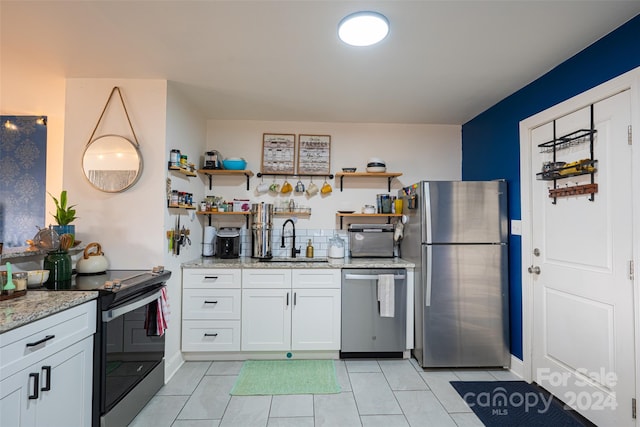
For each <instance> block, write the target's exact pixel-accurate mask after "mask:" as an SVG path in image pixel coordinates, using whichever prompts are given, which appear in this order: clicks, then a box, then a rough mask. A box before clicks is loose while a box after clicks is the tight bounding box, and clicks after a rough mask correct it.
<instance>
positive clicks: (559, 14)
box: [0, 0, 640, 124]
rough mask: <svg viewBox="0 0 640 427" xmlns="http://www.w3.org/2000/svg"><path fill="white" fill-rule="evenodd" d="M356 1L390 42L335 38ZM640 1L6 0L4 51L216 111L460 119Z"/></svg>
mask: <svg viewBox="0 0 640 427" xmlns="http://www.w3.org/2000/svg"><path fill="white" fill-rule="evenodd" d="M358 10H376V11H379V12H381V13H383V14H385V15H386V16H387V18H388V19H389V21H390V23H391V31H390V34H389V36H388V37H387V39H386V40H384V41H383V43H382V44H380V45H378V46H375V47H368V48H354V47H350V46H347V45H345V44H343V43H341V42H340V41H339V40H338V39H337V35H336V34H337V24H338V22H339V21H340V20H341V19H342V18H343V17H344V16H345V15H347V14H349V13H351V12H354V11H358ZM638 13H640V1H638V0H634V1H617V0H568V1H551V0H510V1H508V0H502V1H486V0H472V1H460V0H448V1H430V0H423V1H418V0H414V1H408V0H393V1H375V0H374V1H331V0H324V1H315V0H297V1H284V0H261V1H243V0H235V1H216V0H208V1H206V0H205V1H188V0H180V1H178V0H172V1H159V0H139V1H126V0H125V1H122V0H119V1H117V0H110V1H86V0H74V1H57V0H47V1H26V0H21V1H7V0H0V24H1V25H0V27H1V29H0V48H1V50H0V52H1V55H2V56H1V61H2V67H4V66H5V65H7V64H21V66H27V67H42V68H41V69H47V70H49V71H50V72H51V73H52V74H53V75H56V76H61V77H68V78H72V77H87V78H154V79H155V78H161V79H167V80H171V81H174V82H176V84H177V85H178V87H179V88H180V89H181V91H182V92H183V93H184V94H185V95H186V96H187V97H188V98H189V99H191V100H192V101H193V103H194V104H195V105H196V106H197V107H198V108H199V109H201V110H202V112H203V115H204V116H205V117H207V118H210V119H247V120H273V121H289V120H291V121H318V122H376V123H431V124H434V123H435V124H462V123H465V122H466V121H468V120H470V119H472V118H473V117H474V116H476V115H477V114H479V113H481V112H482V111H484V110H485V109H487V108H488V107H490V106H492V105H493V104H495V103H496V102H498V101H500V100H501V99H503V98H505V97H506V96H508V95H510V94H511V93H513V92H514V91H516V90H518V89H520V88H521V87H523V86H525V85H526V84H528V83H530V82H532V81H533V80H535V79H536V78H538V77H540V76H541V75H543V74H544V73H546V72H547V71H549V70H551V69H552V68H554V67H555V66H557V65H558V64H560V63H561V62H563V61H564V60H566V59H568V58H569V57H571V56H572V55H574V54H575V53H577V52H579V51H580V50H582V49H583V48H585V47H587V46H588V45H590V44H591V43H593V42H595V41H596V40H598V39H599V38H601V37H602V36H604V35H605V34H607V33H609V32H610V31H612V30H613V29H615V28H616V27H618V26H620V25H621V24H623V23H624V22H626V21H628V20H629V19H631V18H632V17H634V16H635V15H637V14H638ZM10 84H11V82H7V81H2V85H10Z"/></svg>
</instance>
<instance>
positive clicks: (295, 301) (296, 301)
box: [293, 292, 298, 305]
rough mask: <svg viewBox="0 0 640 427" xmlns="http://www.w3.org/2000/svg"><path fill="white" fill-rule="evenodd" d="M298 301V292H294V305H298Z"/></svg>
mask: <svg viewBox="0 0 640 427" xmlns="http://www.w3.org/2000/svg"><path fill="white" fill-rule="evenodd" d="M297 303H298V293H297V292H294V293H293V305H296V304H297Z"/></svg>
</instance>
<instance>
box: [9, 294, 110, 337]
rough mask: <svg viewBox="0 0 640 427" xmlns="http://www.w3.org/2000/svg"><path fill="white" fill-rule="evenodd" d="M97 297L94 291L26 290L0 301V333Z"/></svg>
mask: <svg viewBox="0 0 640 427" xmlns="http://www.w3.org/2000/svg"><path fill="white" fill-rule="evenodd" d="M97 297H98V292H94V291H86V292H85V291H56V292H47V291H27V294H26V295H24V296H21V297H18V298H12V299H8V300H4V301H0V334H1V333H3V332H7V331H9V330H11V329H15V328H18V327H20V326H24V325H26V324H27V323H31V322H34V321H36V320H39V319H42V318H43V317H47V316H49V315H52V314H55V313H58V312H60V311H63V310H66V309H68V308H71V307H75V306H76V305H80V304H83V303H85V302H87V301H91V300H92V299H95V298H97Z"/></svg>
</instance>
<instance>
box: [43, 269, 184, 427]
mask: <svg viewBox="0 0 640 427" xmlns="http://www.w3.org/2000/svg"><path fill="white" fill-rule="evenodd" d="M170 277H171V272H170V271H165V270H163V269H158V268H155V269H154V270H108V271H106V272H104V273H102V274H92V275H79V274H77V275H74V276H73V278H72V280H71V284H70V285H67V286H62V287H56V286H54V287H53V289H49V290H50V291H98V293H99V295H98V299H97V302H98V309H97V310H98V311H97V324H96V334H95V336H94V377H93V381H94V384H93V387H94V390H93V419H92V426H94V427H98V426H101V427H111V426H123V425H127V424H129V423H130V422H131V421H132V420H133V418H135V416H136V415H137V414H138V412H139V411H140V410H141V409H142V408H143V407H144V405H146V403H147V402H148V401H149V400H150V399H151V398H152V397H153V396H154V395H155V393H156V392H157V391H158V390H159V389H160V388H161V387H162V386H163V385H164V330H162V333H158V330H157V328H156V327H155V326H156V322H157V318H158V317H159V316H161V314H160V311H161V301H160V300H161V299H163V297H164V296H165V295H164V293H163V288H164V287H165V283H166V282H167V280H168V279H169V278H170Z"/></svg>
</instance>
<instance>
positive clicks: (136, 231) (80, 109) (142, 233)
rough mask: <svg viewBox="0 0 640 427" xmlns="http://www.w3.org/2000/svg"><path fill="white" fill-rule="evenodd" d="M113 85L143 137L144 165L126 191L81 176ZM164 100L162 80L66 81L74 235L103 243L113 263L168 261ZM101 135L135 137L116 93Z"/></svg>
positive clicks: (67, 183)
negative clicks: (86, 152)
mask: <svg viewBox="0 0 640 427" xmlns="http://www.w3.org/2000/svg"><path fill="white" fill-rule="evenodd" d="M114 86H118V87H120V90H121V92H122V95H123V98H124V101H125V105H126V107H127V111H128V113H129V117H130V119H131V123H132V126H133V130H134V131H135V134H136V136H137V138H138V142H139V143H140V147H139V149H140V152H141V153H142V160H143V171H142V175H141V177H140V179H139V180H138V182H137V183H136V184H135V185H134V186H133V187H131V188H130V189H128V190H127V191H125V192H122V193H104V192H101V191H98V190H97V189H95V188H94V187H92V186H91V185H90V184H89V182H88V181H87V180H86V178H85V177H84V174H83V172H82V168H81V164H82V153H83V151H84V149H85V146H86V145H87V143H88V142H89V138H90V136H91V133H92V131H93V129H94V127H95V126H96V123H97V121H98V118H99V117H100V113H101V112H102V109H103V108H104V105H105V103H106V101H107V97H108V96H109V94H110V93H111V90H112V89H113V87H114ZM166 98H167V83H166V81H164V80H127V79H68V80H67V90H66V105H65V106H66V109H65V137H64V140H65V143H64V165H63V166H64V177H63V187H64V188H65V189H66V190H67V191H68V197H69V202H70V203H74V204H77V205H78V206H77V207H76V210H77V215H78V219H77V220H76V221H74V223H75V224H76V239H79V240H81V241H83V242H84V243H89V242H93V241H97V242H99V243H100V244H101V245H102V249H103V251H104V253H105V256H106V257H107V259H108V260H109V264H110V267H111V268H114V269H137V268H143V269H144V268H151V267H152V266H154V265H159V264H162V263H163V260H164V251H163V249H164V247H165V245H164V242H165V240H166V237H165V230H164V215H163V214H162V213H163V212H164V211H165V210H166V205H165V200H166V199H165V179H166V163H165V132H166V130H165V128H166V125H165V123H166V102H167V101H166ZM104 134H118V135H121V136H124V137H127V138H128V139H130V140H134V137H133V134H132V131H131V129H130V127H129V124H128V122H127V119H126V116H125V114H124V110H123V109H122V105H121V102H120V98H119V97H118V96H117V94H114V96H113V98H112V100H111V103H110V104H109V108H108V109H107V111H106V113H105V115H104V117H103V120H102V121H101V123H100V125H99V127H98V130H97V131H96V133H95V136H94V138H95V137H96V136H100V135H104Z"/></svg>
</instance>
